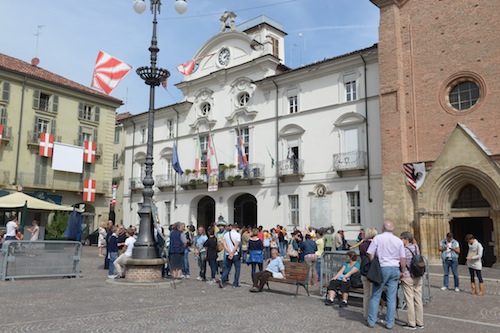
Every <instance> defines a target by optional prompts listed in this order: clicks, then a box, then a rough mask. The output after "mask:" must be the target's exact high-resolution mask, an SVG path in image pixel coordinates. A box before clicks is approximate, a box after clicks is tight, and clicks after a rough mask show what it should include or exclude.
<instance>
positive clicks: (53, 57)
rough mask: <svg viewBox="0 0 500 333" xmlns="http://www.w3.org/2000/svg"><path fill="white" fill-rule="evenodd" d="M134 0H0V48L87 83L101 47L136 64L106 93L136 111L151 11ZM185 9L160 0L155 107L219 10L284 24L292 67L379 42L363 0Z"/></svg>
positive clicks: (166, 97) (373, 16) (258, 1)
mask: <svg viewBox="0 0 500 333" xmlns="http://www.w3.org/2000/svg"><path fill="white" fill-rule="evenodd" d="M132 2H133V1H132V0H0V31H1V33H0V53H3V54H5V55H8V56H11V57H14V58H18V59H20V60H23V61H26V62H31V59H32V58H34V57H37V58H39V59H40V64H39V65H38V66H39V67H41V68H43V69H46V70H48V71H51V72H53V73H56V74H58V75H61V76H64V77H66V78H68V79H70V80H72V81H75V82H78V83H80V84H83V85H85V86H90V83H91V80H92V73H93V71H94V65H95V60H96V57H97V54H98V52H99V51H100V50H102V51H104V52H106V53H108V54H110V55H112V56H114V57H117V58H119V59H121V60H123V61H124V62H126V63H128V64H130V65H131V66H132V67H133V68H134V69H133V70H132V71H130V72H129V73H128V75H127V76H125V77H124V78H123V80H122V81H121V82H120V84H119V85H118V87H117V88H116V89H115V90H113V91H112V92H111V93H110V96H113V97H115V98H118V99H120V100H122V101H123V103H124V105H123V106H121V107H120V108H119V109H118V112H120V113H121V112H130V113H132V114H137V113H141V112H145V111H146V110H147V109H148V105H149V87H148V86H146V85H145V84H144V81H142V80H141V79H140V78H139V76H138V75H137V74H136V73H135V69H136V68H138V67H141V66H149V64H150V58H149V57H150V53H149V51H148V48H149V46H150V45H151V34H152V27H153V25H152V20H153V15H152V14H151V11H150V10H149V3H150V1H149V0H146V3H147V9H146V11H145V12H144V13H143V14H141V15H139V14H137V13H135V11H134V10H133V8H132ZM187 2H188V5H189V8H188V11H187V12H186V13H185V14H184V15H182V16H181V15H179V14H177V13H176V11H175V10H174V0H162V6H161V13H160V14H159V16H158V28H157V29H158V30H157V35H158V47H159V48H160V53H159V54H158V66H159V67H162V68H166V69H168V70H169V71H170V72H171V76H170V78H169V79H168V91H165V90H164V89H163V88H161V87H159V88H157V91H156V100H155V107H156V108H158V107H162V106H166V105H170V104H174V103H178V102H181V101H182V100H183V95H182V93H181V92H180V91H179V90H178V89H177V88H176V87H175V86H174V84H176V83H179V82H181V81H182V80H183V76H182V75H181V74H179V73H178V72H177V70H176V69H175V68H176V66H177V65H179V64H181V63H184V62H186V61H188V60H190V59H191V58H192V57H193V56H194V54H195V53H196V51H197V50H198V49H199V48H200V47H201V46H202V45H203V44H204V43H205V41H207V40H208V39H210V38H211V37H213V36H214V35H216V34H218V33H219V29H220V21H219V19H220V17H221V15H222V14H223V13H224V11H226V10H229V11H233V12H235V13H236V15H237V18H236V21H235V24H236V25H238V24H241V23H243V22H246V21H248V20H251V19H253V18H255V17H258V16H260V15H266V16H268V17H270V18H272V19H274V20H276V21H278V22H279V23H281V24H282V26H283V31H285V32H286V33H287V34H288V35H287V37H286V38H285V64H286V65H287V66H289V67H291V68H297V67H299V66H300V65H301V64H302V65H307V64H310V63H313V62H315V61H319V60H323V59H325V58H331V57H335V56H338V55H341V54H345V53H349V52H352V51H355V50H359V49H363V48H366V47H369V46H371V45H373V44H374V43H377V42H378V24H379V10H378V8H377V7H376V6H375V5H373V4H372V3H371V2H370V1H369V0H187Z"/></svg>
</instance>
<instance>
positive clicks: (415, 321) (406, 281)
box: [401, 231, 425, 330]
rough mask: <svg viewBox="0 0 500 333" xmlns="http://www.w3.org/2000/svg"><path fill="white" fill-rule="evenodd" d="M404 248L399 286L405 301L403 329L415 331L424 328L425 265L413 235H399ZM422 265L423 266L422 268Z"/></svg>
mask: <svg viewBox="0 0 500 333" xmlns="http://www.w3.org/2000/svg"><path fill="white" fill-rule="evenodd" d="M401 240H402V241H403V244H404V246H405V253H406V267H407V269H406V270H405V273H404V277H403V278H402V279H401V286H402V287H403V292H404V294H405V299H406V308H407V311H408V322H407V323H406V324H405V325H403V328H405V329H408V330H416V329H417V327H418V328H424V305H423V303H422V276H423V275H424V272H425V263H424V261H423V258H422V256H421V255H420V249H419V248H418V245H417V244H416V243H415V242H414V239H413V235H412V234H411V233H410V232H408V231H405V232H403V233H402V234H401ZM422 263H423V266H422Z"/></svg>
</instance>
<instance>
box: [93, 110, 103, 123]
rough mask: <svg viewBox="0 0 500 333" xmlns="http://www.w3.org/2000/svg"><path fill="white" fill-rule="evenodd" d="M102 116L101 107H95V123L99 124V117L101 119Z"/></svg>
mask: <svg viewBox="0 0 500 333" xmlns="http://www.w3.org/2000/svg"><path fill="white" fill-rule="evenodd" d="M100 114H101V108H100V107H98V106H96V107H95V111H94V121H95V122H96V123H98V122H99V117H100Z"/></svg>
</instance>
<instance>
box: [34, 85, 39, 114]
mask: <svg viewBox="0 0 500 333" xmlns="http://www.w3.org/2000/svg"><path fill="white" fill-rule="evenodd" d="M39 108H40V90H33V109H36V110H38V109H39Z"/></svg>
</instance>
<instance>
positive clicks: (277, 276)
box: [273, 272, 283, 279]
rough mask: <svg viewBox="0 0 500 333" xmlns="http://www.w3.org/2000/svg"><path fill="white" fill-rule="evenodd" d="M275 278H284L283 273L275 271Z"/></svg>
mask: <svg viewBox="0 0 500 333" xmlns="http://www.w3.org/2000/svg"><path fill="white" fill-rule="evenodd" d="M273 278H275V279H282V278H283V274H281V272H277V273H276V272H273Z"/></svg>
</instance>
